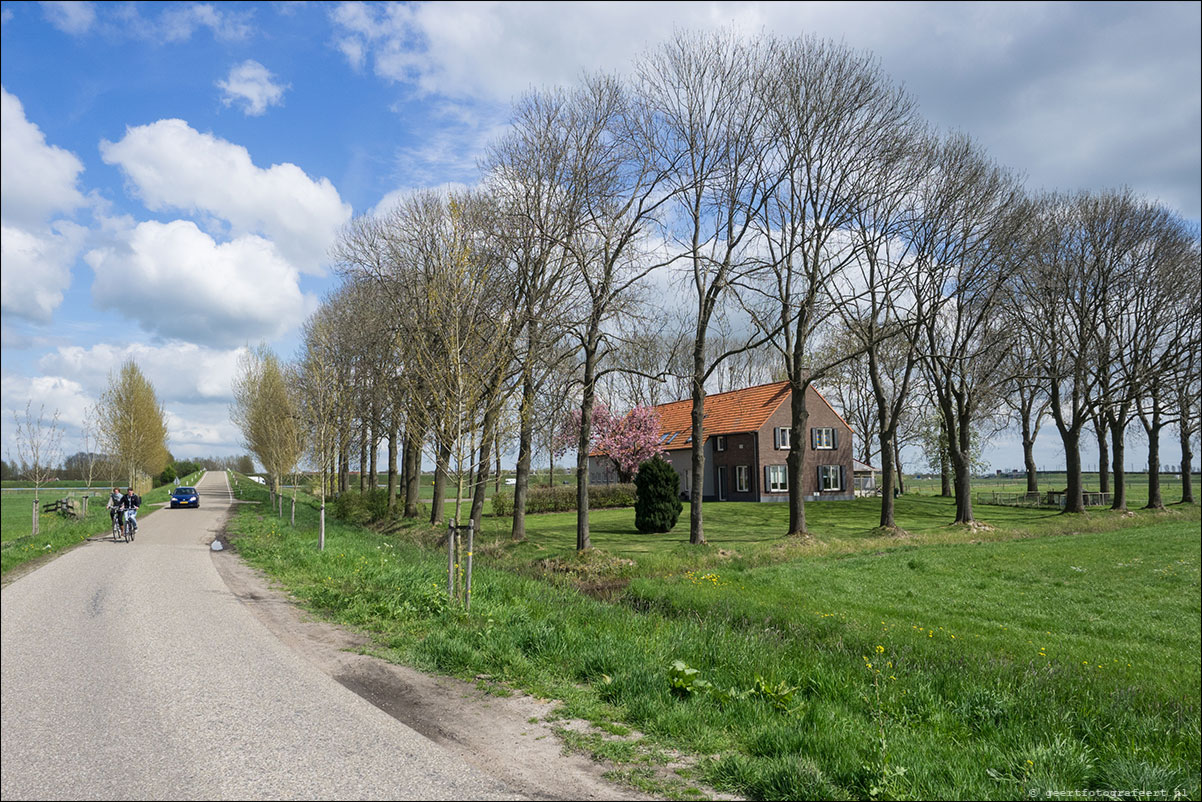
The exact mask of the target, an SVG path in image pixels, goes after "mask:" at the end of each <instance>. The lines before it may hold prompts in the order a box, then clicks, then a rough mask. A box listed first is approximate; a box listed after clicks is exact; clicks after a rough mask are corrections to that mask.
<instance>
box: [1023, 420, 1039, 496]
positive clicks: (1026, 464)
mask: <svg viewBox="0 0 1202 802" xmlns="http://www.w3.org/2000/svg"><path fill="white" fill-rule="evenodd" d="M1022 427H1023V431H1022V437H1023V468H1024V469H1025V470H1026V472H1027V492H1028V493H1038V492H1039V471H1038V470H1037V469H1036V467H1035V434H1034V433H1033V432H1032V431H1031V407H1030V405H1028V404H1025V403H1024V404H1023V406H1022Z"/></svg>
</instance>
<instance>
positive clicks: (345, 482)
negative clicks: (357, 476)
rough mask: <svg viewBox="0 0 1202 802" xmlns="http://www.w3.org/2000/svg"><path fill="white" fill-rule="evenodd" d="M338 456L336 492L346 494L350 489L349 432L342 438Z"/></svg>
mask: <svg viewBox="0 0 1202 802" xmlns="http://www.w3.org/2000/svg"><path fill="white" fill-rule="evenodd" d="M338 456H339V466H338V492H340V493H346V492H349V491H350V489H351V443H350V434H349V432H348V433H347V435H346V436H345V437H343V440H342V453H341V454H339V455H338Z"/></svg>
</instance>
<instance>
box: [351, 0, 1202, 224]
mask: <svg viewBox="0 0 1202 802" xmlns="http://www.w3.org/2000/svg"><path fill="white" fill-rule="evenodd" d="M1199 17H1200V14H1199V6H1198V4H1196V3H1193V4H1158V5H1156V4H1142V5H1133V4H1124V3H1111V4H1102V5H1099V6H1093V7H1090V9H1089V13H1082V12H1081V10H1080V9H1078V8H1076V7H1074V6H1071V5H1067V4H1054V3H1042V4H1022V5H1018V4H979V3H977V4H963V3H961V4H957V3H907V4H878V3H854V4H853V3H819V2H813V3H750V2H712V3H638V4H635V3H621V4H617V3H573V4H571V5H570V6H568V7H567V9H566V10H565V7H564V6H563V5H554V4H546V3H472V4H466V3H463V4H460V3H455V4H452V3H420V4H365V3H344V4H341V5H339V6H336V7H334V8H333V9H332V11H331V12H330V19H331V22H332V28H333V32H332V37H333V43H334V46H335V47H336V48H338V49H339V50H340V51H341V52H342V53H343V54H344V56H345V57H346V58H347V60H348V62H349V63H350V64H351V65H352V66H353V67H355V68H356V69H360V68H364V67H370V69H371V70H372V71H373V72H374V73H375V74H376V75H378V76H379V77H381V78H383V79H385V80H388V81H391V82H396V83H399V84H402V85H404V86H406V87H408V88H411V89H412V90H413V91H414V93H415V94H417V95H419V96H434V97H443V98H453V99H461V100H470V101H480V102H483V103H486V104H497V103H508V102H509V101H510V100H511V99H513V98H514V97H515V96H517V95H519V94H521V93H522V92H524V91H526V90H527V89H528V88H530V87H534V86H548V85H551V86H554V85H567V84H571V83H573V82H575V81H576V79H577V77H578V75H579V74H580V72H581V71H582V70H607V71H615V72H620V73H628V72H630V71H631V69H632V65H633V61H634V59H635V58H636V57H637V56H638V55H639V54H640V53H641V52H643V51H645V50H646V49H648V48H649V47H654V46H655V45H656V44H657V43H659V42H661V41H663V40H664V39H666V38H668V37H670V36H671V35H672V34H673V32H674V31H675V30H713V29H716V28H720V27H727V26H733V27H734V28H735V29H737V30H741V31H745V32H749V33H757V32H761V31H764V32H771V33H774V34H779V35H781V36H797V35H803V34H813V35H818V36H823V37H827V38H831V39H834V40H836V41H841V42H845V43H846V44H847V45H849V46H851V47H853V48H857V49H866V50H869V51H871V52H872V53H873V54H875V55H876V56H877V57H879V58H880V60H881V64H882V67H883V68H884V69H885V70H886V71H887V72H888V73H889V74H891V75H892V76H893V77H894V78H895V79H896V80H897V81H899V82H901V83H904V84H905V85H906V87H907V88H909V89H910V90H911V91H912V92H913V93H914V95H915V97H916V99H917V100H918V102H919V103H920V105H921V107H922V109H923V110H924V112H925V113H926V114H927V115H928V116H929V117H930V118H931V120H932V121H933V122H934V123H935V124H936V125H938V126H940V127H942V128H945V129H947V128H957V129H963V130H967V131H969V132H970V133H973V134H974V135H975V136H977V137H979V138H980V139H981V141H982V142H983V143H984V144H985V145H986V146H987V147H989V148H990V149H991V150H992V151H994V152H995V154H996V156H997V157H998V159H999V160H1000V161H1002V162H1003V163H1008V164H1011V165H1012V166H1014V167H1015V168H1017V169H1020V170H1023V171H1026V172H1028V173H1029V174H1030V176H1031V179H1032V184H1033V185H1034V186H1037V187H1046V188H1069V189H1075V188H1078V187H1094V188H1097V187H1106V186H1119V185H1123V184H1127V185H1132V186H1136V187H1138V188H1140V189H1141V190H1144V191H1147V192H1149V193H1154V194H1155V195H1157V196H1159V197H1161V198H1163V199H1164V200H1166V201H1167V202H1169V203H1172V204H1174V205H1177V206H1178V207H1179V208H1180V209H1181V210H1182V212H1183V213H1184V214H1186V215H1187V216H1189V217H1191V218H1196V216H1197V214H1198V209H1199V203H1200V201H1199V189H1198V188H1199V180H1198V179H1199V170H1198V166H1197V165H1198V163H1199V154H1200V147H1199V142H1200V141H1202V135H1200V125H1199V119H1200V117H1199V109H1200V108H1202V105H1200V100H1202V93H1200V91H1199V85H1200V83H1202V82H1200V80H1199V71H1198V37H1197V31H1198V28H1199V24H1200V21H1199ZM461 152H462V151H461ZM417 155H419V156H420V155H425V154H417ZM434 155H437V153H435V154H434ZM472 155H474V154H472ZM1182 165H1186V169H1182ZM456 177H458V176H456ZM408 180H412V179H408Z"/></svg>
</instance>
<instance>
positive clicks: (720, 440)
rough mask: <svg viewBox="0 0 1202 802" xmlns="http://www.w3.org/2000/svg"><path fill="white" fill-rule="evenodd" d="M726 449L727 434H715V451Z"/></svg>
mask: <svg viewBox="0 0 1202 802" xmlns="http://www.w3.org/2000/svg"><path fill="white" fill-rule="evenodd" d="M725 450H726V435H724V434H717V435H714V451H725Z"/></svg>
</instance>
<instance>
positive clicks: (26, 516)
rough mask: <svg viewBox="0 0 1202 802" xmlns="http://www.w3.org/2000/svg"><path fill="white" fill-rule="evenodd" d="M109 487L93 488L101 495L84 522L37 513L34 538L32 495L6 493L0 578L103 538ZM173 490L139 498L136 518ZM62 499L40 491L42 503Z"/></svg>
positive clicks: (185, 481)
mask: <svg viewBox="0 0 1202 802" xmlns="http://www.w3.org/2000/svg"><path fill="white" fill-rule="evenodd" d="M201 473H203V472H198V473H194V474H191V475H190V476H187V477H184V478H182V479H181V480H180V483H181V484H190V483H193V482H195V481H197V480H198V479H199V478H200V476H201ZM108 487H112V485H108V486H107V487H106V486H103V485H102V486H98V487H96V488H95V489H96V490H97V491H100V493H99V495H95V496H92V498H91V499H89V501H88V514H87V517H85V518H80V519H71V518H65V517H63V516H62V515H59V514H58V513H44V512H41V510H40V509H39V510H38V528H39V531H38V534H37V536H36V537H35V536H33V535H31V534H30V529H31V528H32V517H33V516H32V503H33V492H32V491H30V492H28V493H24V492H16V491H13V492H8V493H5V494H4V504H3V506H2V517H0V541H2V545H0V575H2V574H6V573H8V572H9V571H10V570H11V569H13V568H16V567H17V566H19V565H24V564H25V563H28V562H30V561H31V560H35V559H38V558H40V557H43V556H45V555H49V554H56V553H58V552H59V551H62V550H63V549H65V548H69V547H71V546H74V545H76V544H78V543H81V542H83V541H85V540H87V539H88V538H89V537H96V536H97V535H104V534H106V533H107V532H108V531H109V528H110V523H109V515H108V511H107V510H106V509H105V503H106V501H107V496H108V493H107V489H108ZM173 489H174V485H163V486H161V487H156V488H155V489H154V490H151V491H150V492H148V493H146V495H144V496H143V497H142V510H141V512H140V513H139V514H138V517H139V519H141V518H145V517H146V516H147V515H150V514H151V513H153V512H154V511H155V510H156V509H157V507H152V506H151V505H153V504H157V503H161V502H166V501H167V500H168V499H169V498H170V497H171V491H172V490H173ZM67 495H70V496H73V497H75V498H77V499H78V498H79V496H80V495H82V494H81V493H80V492H78V491H76V492H73V493H69V494H67ZM62 497H63V494H62V493H57V494H55V493H50V492H48V491H47V490H45V489H43V490H42V493H41V502H42V503H43V504H45V503H49V502H51V501H54V500H56V499H59V498H62Z"/></svg>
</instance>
